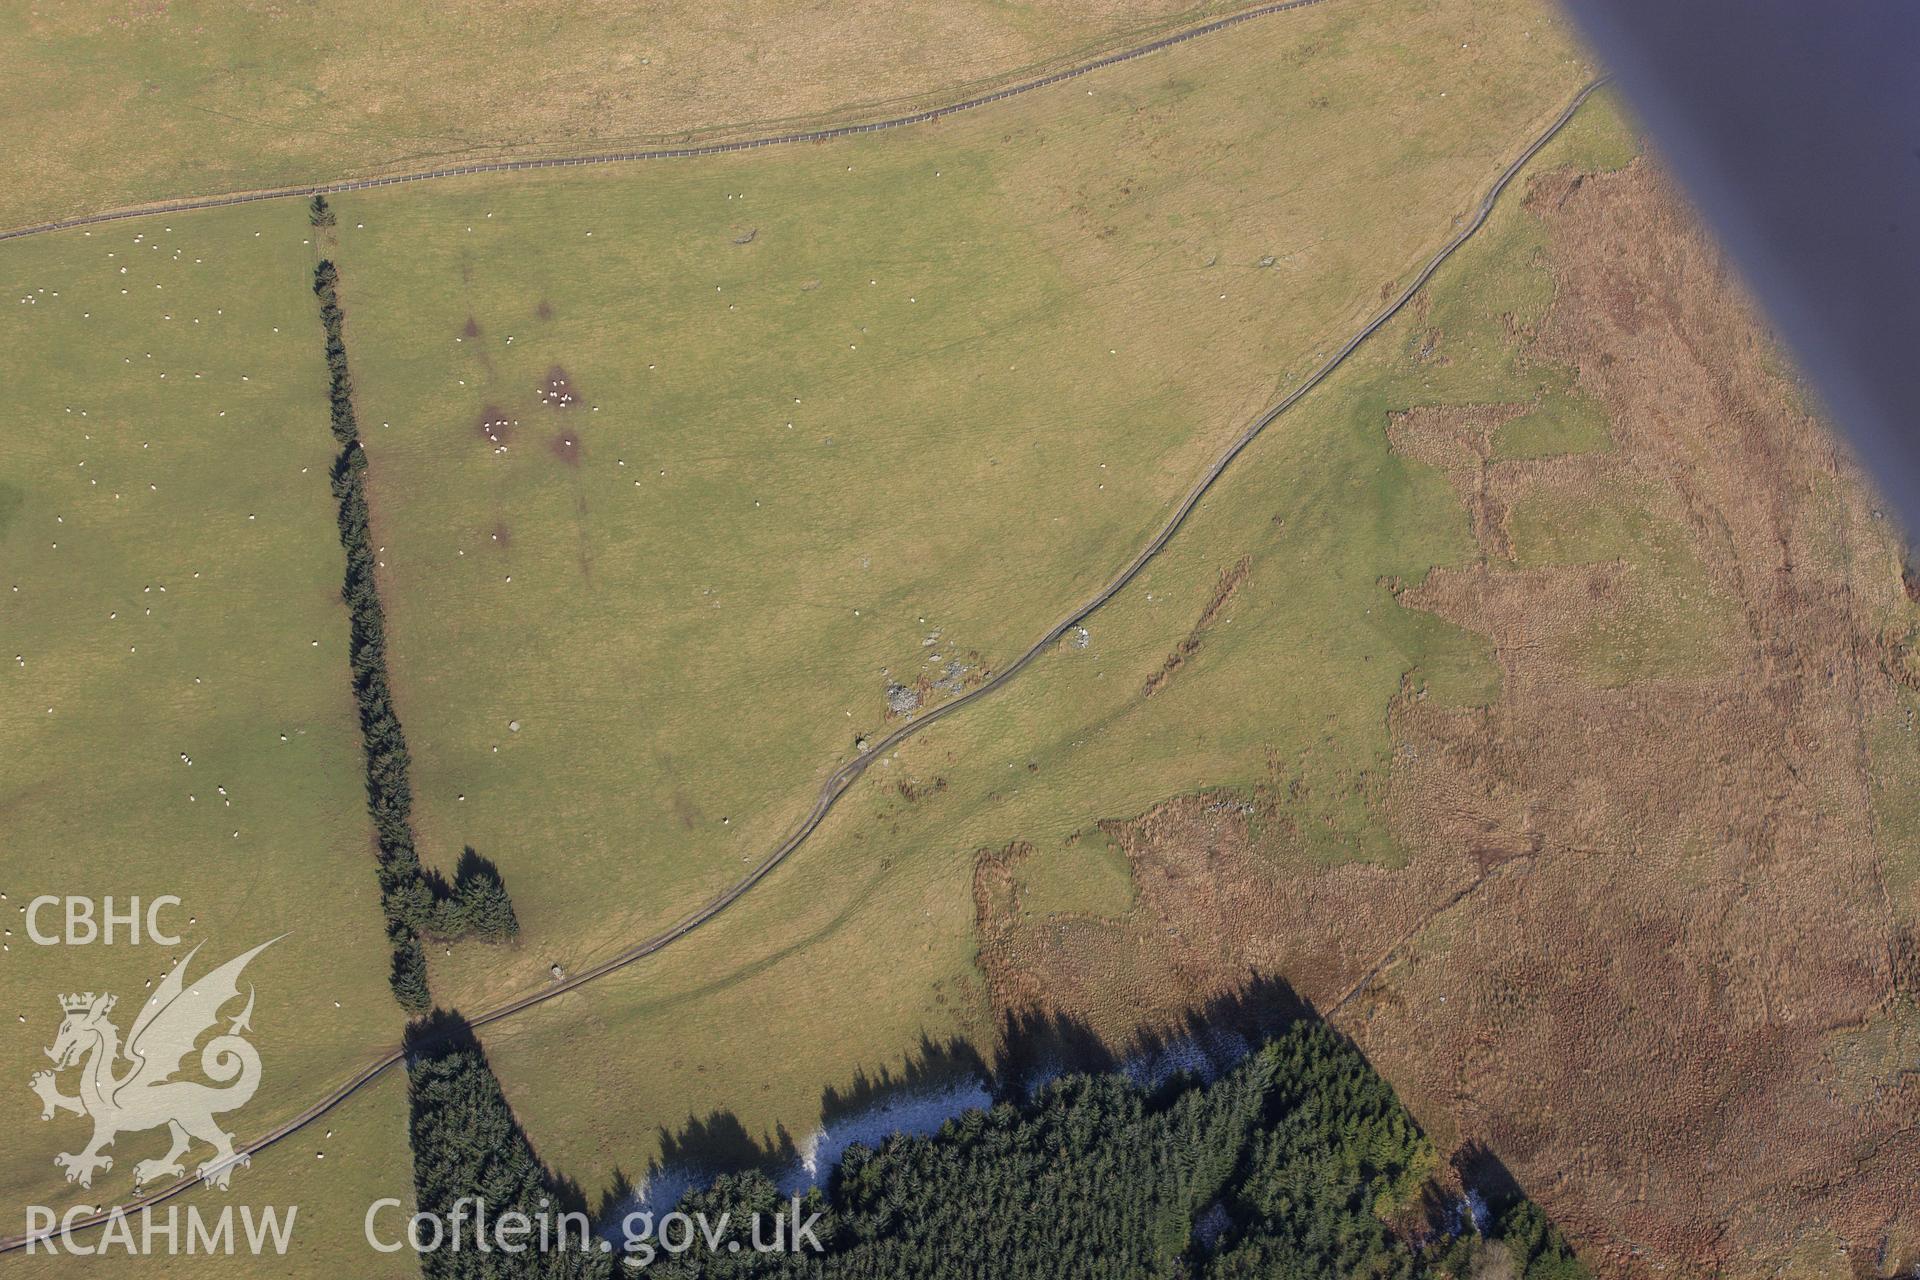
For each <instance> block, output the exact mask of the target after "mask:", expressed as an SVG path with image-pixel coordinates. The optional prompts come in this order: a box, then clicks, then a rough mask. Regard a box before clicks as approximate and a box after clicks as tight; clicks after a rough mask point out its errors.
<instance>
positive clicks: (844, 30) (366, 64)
mask: <svg viewBox="0 0 1920 1280" xmlns="http://www.w3.org/2000/svg"><path fill="white" fill-rule="evenodd" d="M1236 7H1240V6H1237V5H1225V4H1217V3H1200V4H1192V3H1187V2H1186V0H1025V2H1023V3H1020V4H1011V5H1010V4H1000V3H994V0H938V2H937V3H934V2H929V0H922V2H920V3H912V4H891V5H887V6H884V7H883V8H877V9H862V10H852V9H847V10H844V11H842V10H838V9H835V8H833V7H830V6H819V5H806V4H796V3H783V4H772V5H769V4H765V3H746V2H744V0H729V2H728V3H725V4H720V5H706V4H688V3H674V4H667V5H653V6H649V7H648V8H646V9H634V8H632V7H631V6H626V5H620V4H615V3H610V2H609V0H592V2H590V3H584V4H582V3H559V2H557V0H527V2H523V3H514V4H504V3H498V2H497V0H495V2H492V3H481V4H474V5H465V6H462V7H459V8H457V9H449V8H438V7H432V6H428V7H405V6H394V5H384V4H375V3H368V2H367V0H350V2H349V3H342V4H332V5H327V6H325V7H320V6H308V5H273V6H256V5H226V4H215V3H207V2H206V0H176V2H174V3H167V4H135V5H127V4H115V3H107V2H106V0H83V2H81V3H74V4H63V5H58V6H47V7H42V8H38V9H33V10H31V11H29V10H25V9H23V10H21V11H20V12H19V13H18V14H17V15H15V20H14V21H10V22H8V23H7V24H6V28H5V30H4V31H0V67H3V68H4V69H5V71H6V74H5V75H4V76H0V110H4V112H5V114H6V118H7V119H9V120H11V121H13V122H14V124H15V126H16V128H17V129H18V130H19V131H20V134H21V136H22V137H24V138H31V139H33V140H34V145H32V146H29V147H20V148H17V149H16V152H15V159H16V161H17V163H16V165H15V167H14V181H12V182H11V183H9V185H8V189H7V190H6V192H4V193H0V227H12V226H19V225H23V224H27V223H33V222H40V221H47V220H51V219H55V218H63V217H70V216H73V215H76V214H84V213H92V212H96V211H99V210H101V209H103V208H111V207H118V206H126V205H134V204H141V203H148V202H154V201H161V200H168V199H179V198H183V197H192V196H204V195H218V194H222V193H226V192H232V191H248V190H259V189H263V188H269V187H277V186H288V185H300V184H309V183H319V182H329V181H336V180H338V179H340V178H344V177H358V176H365V175H369V174H374V173H392V172H411V171H417V170H420V169H429V168H438V167H443V166H447V165H455V164H462V163H471V162H473V161H476V160H488V159H497V158H501V157H503V156H525V155H540V154H566V155H575V154H579V153H581V152H583V151H615V150H629V149H634V148H638V147H642V146H646V145H648V144H657V143H659V142H661V141H663V140H664V141H677V140H682V139H685V138H687V137H690V136H700V137H709V136H732V135H739V134H742V133H764V132H779V131H784V130H786V129H789V128H793V127H796V126H800V125H811V126H817V125H819V124H822V123H829V122H837V121H839V120H843V119H850V118H852V119H872V118H877V117H879V116H884V115H896V114H904V113H906V112H908V111H912V110H915V109H918V108H920V107H924V106H931V105H935V104H937V103H940V102H946V101H952V100H954V99H956V98H958V97H961V96H965V95H966V94H969V93H973V92H978V91H980V90H981V89H984V88H986V87H989V86H996V87H997V86H999V85H1001V84H1004V83H1007V82H1010V81H1011V80H1013V79H1015V78H1024V77H1026V76H1030V75H1031V74H1033V73H1034V72H1036V71H1038V70H1041V69H1051V68H1054V67H1057V66H1060V65H1065V64H1067V63H1070V62H1075V61H1081V60H1085V59H1086V58H1088V57H1090V56H1092V55H1094V54H1097V53H1102V52H1106V51H1108V50H1111V49H1114V48H1120V47H1126V46H1129V45H1132V44H1138V43H1142V42H1144V41H1145V40H1148V39H1151V38H1152V37H1153V36H1155V35H1158V34H1161V33H1163V32H1165V31H1167V30H1170V29H1172V28H1174V27H1177V26H1185V25H1190V24H1192V23H1194V22H1197V21H1200V20H1202V19H1204V18H1206V17H1209V16H1214V15H1216V14H1218V13H1221V12H1225V11H1228V10H1230V9H1232V8H1236Z"/></svg>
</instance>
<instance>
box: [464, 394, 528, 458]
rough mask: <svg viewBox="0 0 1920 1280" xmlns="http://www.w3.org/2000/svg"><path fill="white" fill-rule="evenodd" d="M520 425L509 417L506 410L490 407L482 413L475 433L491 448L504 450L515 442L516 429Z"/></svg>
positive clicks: (474, 428) (475, 425)
mask: <svg viewBox="0 0 1920 1280" xmlns="http://www.w3.org/2000/svg"><path fill="white" fill-rule="evenodd" d="M519 425H520V424H519V423H518V422H516V421H515V420H514V419H512V418H509V417H508V416H507V413H506V410H504V409H500V408H497V407H496V406H494V405H488V406H487V407H486V408H484V409H482V410H481V411H480V420H479V421H478V422H476V423H475V424H474V427H473V431H474V434H475V435H477V436H479V437H480V439H481V440H483V441H484V442H485V443H486V444H487V446H488V447H489V448H493V449H502V448H505V447H506V446H507V445H508V444H511V443H512V442H513V434H514V428H515V427H517V426H519Z"/></svg>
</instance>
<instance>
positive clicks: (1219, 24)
mask: <svg viewBox="0 0 1920 1280" xmlns="http://www.w3.org/2000/svg"><path fill="white" fill-rule="evenodd" d="M1322 3H1324V0H1279V2H1278V3H1275V4H1263V5H1259V6H1257V7H1255V8H1252V9H1243V10H1241V11H1240V12H1239V13H1233V14H1228V15H1227V16H1226V17H1224V18H1216V19H1214V20H1213V21H1212V22H1205V23H1202V24H1200V25H1199V26H1196V27H1188V28H1187V29H1186V30H1184V31H1176V32H1174V33H1173V34H1172V35H1167V36H1161V37H1160V38H1159V39H1157V40H1149V41H1148V42H1147V43H1145V44H1139V45H1134V46H1133V47H1131V48H1128V49H1122V50H1120V51H1118V52H1117V53H1110V54H1107V55H1106V56H1105V57H1101V58H1095V59H1093V60H1092V61H1091V62H1082V63H1078V64H1076V65H1074V66H1071V67H1067V68H1065V69H1064V70H1061V71H1055V72H1053V73H1052V74H1050V75H1044V76H1040V77H1038V78H1036V79H1033V80H1023V81H1021V82H1020V83H1018V84H1013V85H1008V86H1007V87H1006V88H1004V89H996V90H995V91H994V92H992V93H983V94H980V95H978V96H977V97H972V98H966V99H963V100H961V101H959V102H952V103H948V104H947V105H945V106H941V107H931V108H929V109H927V110H925V111H915V112H913V113H912V114H910V115H904V116H890V117H888V118H887V119H884V120H870V121H868V122H866V123H865V124H843V125H832V126H829V127H827V128H824V129H805V130H801V131H798V132H795V133H776V134H768V135H766V136H765V137H759V138H740V139H736V140H735V141H733V142H706V143H695V144H689V145H687V146H684V147H655V148H653V149H651V150H642V151H606V152H601V153H599V154H594V155H583V156H547V157H539V158H533V159H527V160H486V161H478V162H476V163H474V164H462V165H451V166H449V167H447V168H442V169H422V170H419V171H418V172H415V173H396V174H390V175H388V176H387V177H384V178H349V179H343V180H341V181H339V182H323V183H320V184H318V185H315V186H305V187H269V188H267V189H265V190H261V191H241V192H235V193H233V194H230V195H224V196H196V197H193V198H190V199H186V200H169V201H162V202H160V203H156V204H142V205H130V206H128V207H127V208H124V209H108V210H106V211H105V212H102V213H88V214H82V215H81V216H79V217H77V218H62V219H60V220H59V221H57V222H39V223H35V224H33V225H32V226H27V227H15V228H14V229H12V230H11V231H0V240H18V239H20V238H21V237H22V236H37V235H45V234H46V233H47V232H49V231H70V230H72V229H73V228H75V227H91V226H96V225H98V224H100V223H102V222H119V221H122V220H124V219H127V218H147V217H153V216H155V215H157V214H167V213H190V212H192V211H193V210H195V209H220V208H224V207H225V206H227V205H234V204H251V203H253V202H254V201H256V200H285V199H288V198H290V197H295V196H302V197H304V196H323V195H324V196H330V195H334V194H336V193H338V192H342V191H366V190H369V189H370V188H373V187H392V186H397V185H399V184H400V183H403V182H429V181H432V180H433V179H435V178H461V177H466V176H468V175H470V174H476V173H518V172H520V171H522V170H526V169H567V168H572V167H574V166H576V165H586V164H631V163H633V162H635V161H639V160H686V159H690V158H692V157H695V156H722V155H728V154H731V153H732V152H735V151H755V150H758V149H759V148H761V147H784V146H791V145H792V144H794V143H799V142H828V141H831V140H832V139H834V138H851V137H855V136H856V135H859V134H862V133H880V132H882V131H884V130H887V129H904V128H906V127H907V126H908V125H916V124H932V123H933V122H934V121H936V120H939V119H941V118H942V117H945V116H951V115H958V114H959V113H960V112H962V111H972V110H973V109H974V108H976V107H986V106H991V105H993V104H994V103H996V102H1005V101H1006V100H1007V99H1008V98H1017V97H1019V96H1020V95H1022V94H1025V93H1032V92H1033V91H1034V90H1035V89H1045V88H1047V87H1048V86H1049V85H1056V84H1059V83H1061V82H1062V81H1064V80H1075V79H1078V78H1079V77H1081V76H1084V75H1087V74H1089V73H1091V72H1094V71H1099V70H1101V69H1103V68H1105V67H1111V66H1114V65H1116V64H1117V63H1122V62H1131V61H1133V60H1134V59H1135V58H1144V57H1146V56H1147V55H1148V54H1150V53H1158V52H1160V51H1161V50H1162V49H1171V48H1172V47H1173V46H1174V45H1177V44H1185V43H1186V42H1187V41H1189V40H1196V39H1198V38H1199V37H1201V36H1208V35H1212V34H1213V33H1214V32H1216V31H1225V30H1226V29H1227V28H1228V27H1237V26H1239V25H1240V24H1241V23H1243V22H1251V21H1253V20H1254V19H1255V18H1264V17H1267V16H1269V15H1271V14H1275V13H1285V12H1287V11H1288V10H1290V9H1305V8H1307V7H1308V6H1309V5H1316V4H1322ZM3 1243H4V1242H0V1244H3ZM0 1252H4V1250H0Z"/></svg>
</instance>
